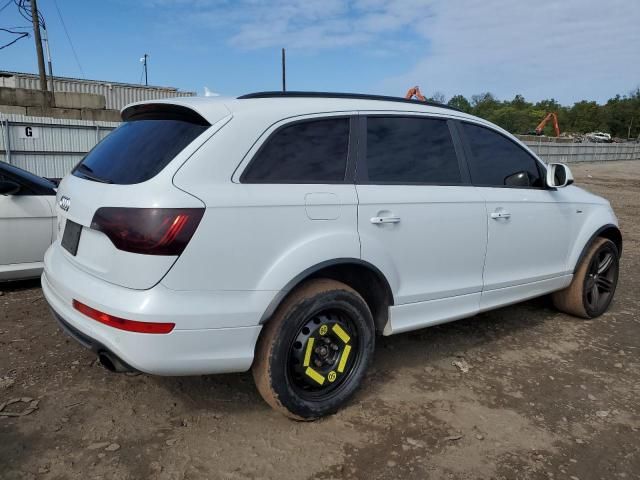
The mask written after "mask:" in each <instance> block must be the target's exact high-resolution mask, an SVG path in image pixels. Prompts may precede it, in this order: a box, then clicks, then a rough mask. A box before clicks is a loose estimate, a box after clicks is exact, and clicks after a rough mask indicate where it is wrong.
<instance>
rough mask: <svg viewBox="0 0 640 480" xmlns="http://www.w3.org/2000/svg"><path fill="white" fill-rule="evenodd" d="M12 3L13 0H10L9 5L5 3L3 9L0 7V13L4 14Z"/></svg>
mask: <svg viewBox="0 0 640 480" xmlns="http://www.w3.org/2000/svg"><path fill="white" fill-rule="evenodd" d="M12 3H13V0H9V1H8V2H7V3H5V4H4V5H3V6H2V7H0V12H2V11H3V10H4V9H5V8H7V7H8V6H9V5H11V4H12Z"/></svg>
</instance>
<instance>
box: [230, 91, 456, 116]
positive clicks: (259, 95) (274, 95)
mask: <svg viewBox="0 0 640 480" xmlns="http://www.w3.org/2000/svg"><path fill="white" fill-rule="evenodd" d="M287 97H290V98H350V99H357V100H380V101H384V102H399V103H413V104H418V105H428V106H430V107H438V108H446V109H448V110H455V111H457V112H460V111H461V110H460V109H458V108H455V107H451V106H449V105H445V104H443V103H438V102H429V101H426V102H422V101H420V100H413V99H408V98H402V97H390V96H386V95H369V94H366V93H339V92H295V91H288V92H281V91H271V92H255V93H247V94H246V95H241V96H239V97H238V99H239V100H246V99H251V98H287Z"/></svg>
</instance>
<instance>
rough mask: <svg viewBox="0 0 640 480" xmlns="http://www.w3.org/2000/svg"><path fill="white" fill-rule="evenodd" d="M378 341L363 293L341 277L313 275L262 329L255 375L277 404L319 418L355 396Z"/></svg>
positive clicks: (300, 416) (302, 417) (286, 410)
mask: <svg viewBox="0 0 640 480" xmlns="http://www.w3.org/2000/svg"><path fill="white" fill-rule="evenodd" d="M374 342H375V334H374V324H373V318H372V316H371V312H370V310H369V307H368V306H367V304H366V302H365V301H364V299H363V298H362V297H361V296H360V294H358V292H356V291H355V290H354V289H352V288H351V287H349V286H348V285H345V284H344V283H341V282H338V281H335V280H329V279H315V280H310V281H308V282H306V283H304V284H303V285H301V286H300V287H298V288H296V289H295V290H294V291H293V292H291V293H290V294H289V296H288V297H287V298H286V299H285V300H284V301H283V302H282V304H281V305H280V306H279V307H278V309H277V310H276V312H275V313H274V315H273V316H272V317H271V319H269V321H268V322H267V324H266V326H265V327H264V329H263V330H262V333H261V334H260V338H259V339H258V344H257V346H256V352H255V360H254V363H253V366H252V372H253V378H254V380H255V383H256V386H257V388H258V391H259V392H260V394H261V395H262V397H263V398H264V400H265V401H266V402H267V403H268V404H269V405H271V406H272V407H273V408H274V409H276V410H278V411H280V412H282V413H284V414H285V415H287V416H288V417H290V418H293V419H296V420H314V419H316V418H319V417H322V416H324V415H328V414H331V413H333V412H335V411H336V410H338V408H340V407H341V406H342V405H344V403H345V402H346V401H347V400H348V399H349V398H350V397H351V395H353V393H354V392H355V391H356V389H357V388H358V386H359V385H360V382H361V381H362V378H363V376H364V373H365V371H366V369H367V366H368V364H369V361H370V359H371V357H372V356H373V350H374Z"/></svg>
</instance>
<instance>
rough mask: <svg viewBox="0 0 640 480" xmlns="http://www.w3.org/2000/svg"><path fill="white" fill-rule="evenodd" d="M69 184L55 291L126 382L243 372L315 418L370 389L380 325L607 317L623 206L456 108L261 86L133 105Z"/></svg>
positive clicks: (47, 277)
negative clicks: (499, 314) (138, 376)
mask: <svg viewBox="0 0 640 480" xmlns="http://www.w3.org/2000/svg"><path fill="white" fill-rule="evenodd" d="M122 115H123V119H124V123H123V124H122V126H120V127H119V128H118V129H117V130H115V131H114V132H113V133H111V134H110V135H109V136H108V137H107V138H106V139H105V140H103V141H102V142H101V143H100V144H99V145H98V146H97V147H96V148H94V149H93V151H91V152H90V153H89V154H88V155H87V156H86V157H85V159H84V160H83V161H82V162H81V163H80V164H79V165H78V166H77V167H76V168H75V170H74V171H73V172H72V174H70V175H68V176H67V177H65V178H64V180H63V181H62V183H61V184H60V187H59V189H58V207H57V210H58V228H59V229H60V235H59V240H58V241H56V242H55V243H54V244H53V245H52V246H51V248H50V249H49V250H48V252H47V254H46V257H45V272H44V274H43V276H42V285H43V290H44V294H45V296H46V298H47V300H48V302H49V304H50V305H51V307H52V309H53V311H54V312H55V316H56V318H57V319H58V320H59V322H60V323H61V324H62V325H63V327H64V328H65V329H66V330H67V331H68V332H69V333H71V334H72V335H73V336H75V337H76V338H77V339H78V340H79V341H80V342H81V343H82V344H84V345H85V346H87V347H89V348H91V349H93V350H94V351H95V352H97V353H98V355H99V356H100V358H101V361H102V363H103V364H104V365H105V366H106V367H108V368H110V369H112V370H116V371H123V370H127V369H135V370H139V371H142V372H147V373H152V374H159V375H195V374H210V373H222V372H240V371H245V370H247V369H249V368H252V370H253V374H254V378H255V380H256V384H257V387H258V389H259V391H260V393H261V394H262V395H263V397H264V398H265V400H266V401H267V402H268V403H269V404H270V405H272V406H273V407H275V408H276V409H278V410H280V411H282V412H284V413H285V414H286V415H289V416H291V417H293V418H297V419H312V418H317V417H319V416H322V415H325V414H328V413H330V412H334V411H335V410H336V409H338V408H339V407H340V406H341V405H342V404H343V403H344V402H345V401H346V399H347V398H349V396H350V395H351V394H352V393H353V392H354V390H355V389H356V388H357V386H358V384H359V383H360V381H361V380H362V377H363V374H364V372H365V369H366V367H367V364H368V363H369V361H370V359H371V357H372V355H373V350H374V343H375V336H376V333H379V334H382V335H392V334H396V333H401V332H406V331H409V330H415V329H418V328H423V327H428V326H430V325H435V324H438V323H443V322H448V321H451V320H456V319H459V318H464V317H470V316H473V315H475V314H477V313H478V312H482V311H486V310H491V309H494V308H497V307H501V306H504V305H508V304H512V303H515V302H520V301H522V300H526V299H529V298H532V297H537V296H540V295H545V294H548V293H552V292H555V293H554V296H553V298H554V300H555V303H556V305H557V306H558V307H559V308H560V309H561V310H563V311H565V312H569V313H572V314H574V315H578V316H582V317H585V318H591V317H596V316H598V315H600V314H602V313H603V312H604V311H605V310H606V309H607V307H608V306H609V303H610V302H611V299H612V297H613V294H614V291H615V288H616V283H617V278H618V259H619V256H620V252H621V249H622V238H621V234H620V230H619V229H618V222H617V220H616V217H615V215H614V213H613V211H612V210H611V207H610V205H609V202H607V201H606V200H604V199H602V198H600V197H597V196H595V195H593V194H591V193H588V192H586V191H584V190H582V189H580V188H578V187H576V186H574V185H572V183H573V178H572V176H571V172H570V171H569V168H568V167H566V166H564V165H561V164H551V165H549V166H545V165H544V164H543V163H542V162H541V161H540V160H539V159H538V158H537V157H536V156H535V154H533V153H532V152H531V151H530V150H529V149H528V148H527V147H525V146H524V145H523V144H522V143H520V142H519V141H518V140H517V139H515V138H514V137H513V136H512V135H510V134H508V133H507V132H505V131H504V130H502V129H500V128H498V127H496V126H495V125H493V124H491V123H489V122H487V121H485V120H482V119H480V118H476V117H473V116H471V115H467V114H465V113H462V112H460V111H457V110H455V109H451V108H447V107H444V106H442V105H433V104H428V103H424V102H419V101H410V100H402V99H396V98H391V97H376V96H367V95H353V94H321V93H302V92H288V93H269V92H267V93H259V94H251V95H245V96H242V97H239V98H236V99H211V98H178V99H169V100H159V101H153V102H146V103H137V104H133V105H130V106H128V107H126V108H125V109H124V110H123V112H122Z"/></svg>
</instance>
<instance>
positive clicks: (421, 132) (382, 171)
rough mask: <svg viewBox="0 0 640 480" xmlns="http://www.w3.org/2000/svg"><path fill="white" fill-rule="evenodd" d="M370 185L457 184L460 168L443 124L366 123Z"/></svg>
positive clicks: (434, 121)
mask: <svg viewBox="0 0 640 480" xmlns="http://www.w3.org/2000/svg"><path fill="white" fill-rule="evenodd" d="M367 170H368V177H369V179H368V180H369V182H370V183H376V182H380V183H406V184H443V185H451V184H459V183H461V177H460V167H459V165H458V158H457V156H456V151H455V148H454V146H453V141H452V139H451V134H450V133H449V127H448V125H447V121H446V120H440V119H431V118H419V117H369V118H368V119H367Z"/></svg>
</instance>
